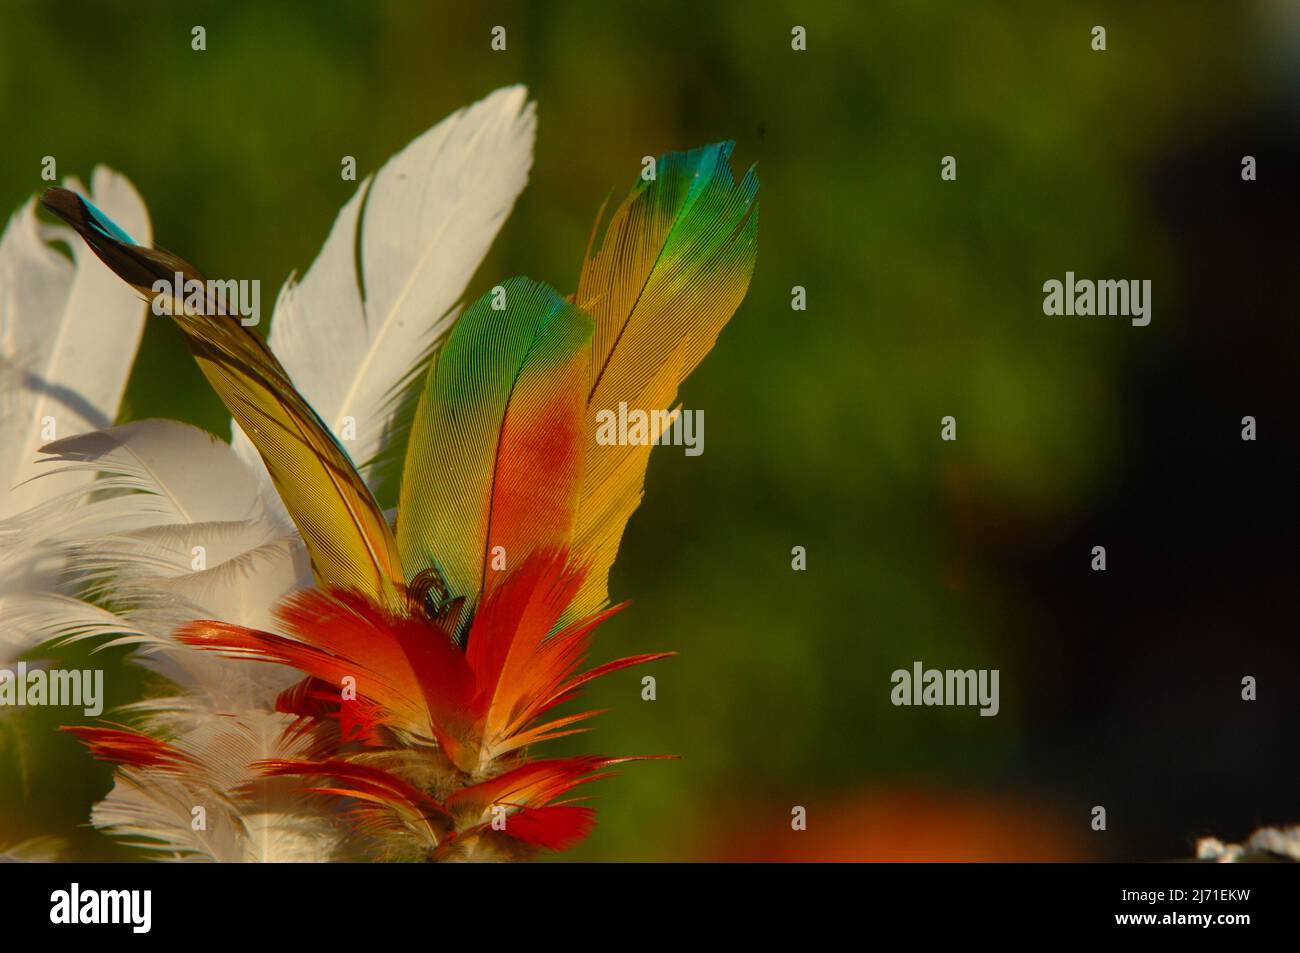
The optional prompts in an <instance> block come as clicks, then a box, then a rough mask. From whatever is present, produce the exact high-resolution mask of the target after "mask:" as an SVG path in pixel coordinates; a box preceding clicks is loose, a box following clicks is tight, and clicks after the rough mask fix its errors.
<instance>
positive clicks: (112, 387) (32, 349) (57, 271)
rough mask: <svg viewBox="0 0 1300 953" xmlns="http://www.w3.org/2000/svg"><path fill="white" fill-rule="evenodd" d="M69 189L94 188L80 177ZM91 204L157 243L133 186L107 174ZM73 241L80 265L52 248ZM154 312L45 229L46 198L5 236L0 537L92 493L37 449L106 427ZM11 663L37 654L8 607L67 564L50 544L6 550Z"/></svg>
mask: <svg viewBox="0 0 1300 953" xmlns="http://www.w3.org/2000/svg"><path fill="white" fill-rule="evenodd" d="M64 185H65V187H67V188H70V189H75V190H79V191H82V192H84V191H85V187H84V186H83V185H82V184H81V183H80V182H78V181H77V180H76V179H72V178H69V179H67V180H65V182H64ZM91 186H92V188H91V190H90V195H91V198H92V200H93V201H94V202H95V203H96V204H97V205H98V206H99V207H100V208H102V209H103V210H104V211H105V212H106V213H107V214H109V215H111V216H112V217H113V218H114V219H116V220H117V221H119V222H121V223H122V224H123V225H124V226H125V227H127V228H130V229H133V230H134V232H135V234H137V235H139V236H140V237H141V240H142V241H148V240H149V238H150V228H149V215H148V212H147V211H146V210H145V206H144V202H143V201H142V200H141V199H140V196H139V194H138V193H137V192H136V190H135V188H134V187H133V186H132V185H131V183H130V182H129V181H127V179H126V178H125V177H123V176H121V175H118V174H117V173H115V172H112V171H110V170H109V169H107V168H105V167H103V166H98V167H96V168H95V170H94V172H93V173H92V175H91ZM56 241H57V242H63V243H66V244H67V245H68V246H69V247H70V248H71V251H72V259H71V260H69V259H68V258H67V257H66V256H65V255H64V254H62V253H61V252H60V251H58V250H57V249H56V248H55V247H54V246H53V245H52V244H51V242H56ZM144 319H145V305H144V302H142V301H140V300H139V298H137V297H136V295H135V294H134V292H132V291H131V289H130V288H127V287H126V286H124V285H123V284H122V282H121V281H119V280H118V279H117V277H116V276H115V275H114V274H113V273H112V272H111V271H109V269H108V268H107V267H105V265H104V264H103V263H102V262H101V261H100V260H99V259H98V258H96V257H95V255H94V254H93V253H92V252H91V251H90V249H89V248H87V247H86V246H85V245H84V243H82V242H81V241H80V240H78V239H77V238H76V236H75V235H74V234H73V233H72V232H71V231H70V230H69V229H66V228H62V227H57V226H52V225H45V224H42V223H41V222H40V221H39V220H38V219H37V217H36V202H35V199H29V200H28V201H27V202H26V203H25V204H24V205H23V206H22V207H21V208H20V209H19V210H18V211H17V212H15V213H14V214H13V215H12V216H11V217H10V219H9V222H8V224H7V225H6V226H5V230H4V233H3V235H0V541H5V540H8V541H9V542H10V543H12V536H13V533H12V529H11V521H10V518H11V517H13V516H14V515H15V514H18V513H20V512H23V511H24V510H27V509H29V508H31V507H38V506H40V505H41V504H44V503H46V502H48V501H49V500H51V499H54V498H55V497H57V496H59V495H60V494H66V493H69V492H73V491H75V490H76V488H78V487H84V486H86V485H87V484H89V483H90V481H91V480H92V479H93V478H94V474H93V473H78V474H72V473H65V474H59V475H58V476H56V477H53V478H51V479H47V480H44V481H35V480H32V477H33V476H35V475H36V472H37V456H38V453H37V448H38V447H40V445H41V444H42V443H48V442H49V439H50V437H51V435H60V434H63V435H70V434H75V433H78V432H80V431H85V430H91V429H94V428H97V427H104V426H107V425H108V424H110V423H112V422H113V419H114V418H115V417H116V416H117V413H118V408H119V405H120V404H121V401H122V395H123V393H125V391H126V383H127V379H128V378H129V376H130V374H131V366H132V364H133V363H134V361H135V353H136V350H137V348H138V347H139V343H140V335H141V333H142V332H143V328H144ZM0 555H2V556H3V557H4V558H3V559H2V560H0V664H6V663H8V662H11V661H12V660H13V659H15V658H16V657H17V656H18V655H20V654H21V653H23V652H25V651H27V650H28V649H30V648H32V646H33V642H32V638H31V633H30V632H28V631H25V630H23V629H21V628H19V627H18V626H15V625H12V624H10V623H9V621H8V619H7V616H6V613H5V602H6V600H7V599H12V598H13V597H16V596H19V595H22V594H31V593H36V592H41V591H45V590H48V589H49V588H51V587H52V586H53V585H55V583H56V581H57V578H58V573H59V571H60V569H61V567H62V560H61V558H60V554H59V553H58V552H57V551H56V550H51V549H49V548H48V547H35V546H33V547H31V548H22V547H18V546H15V545H8V546H3V547H0Z"/></svg>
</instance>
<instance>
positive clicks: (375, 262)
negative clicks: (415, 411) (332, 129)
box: [232, 86, 536, 479]
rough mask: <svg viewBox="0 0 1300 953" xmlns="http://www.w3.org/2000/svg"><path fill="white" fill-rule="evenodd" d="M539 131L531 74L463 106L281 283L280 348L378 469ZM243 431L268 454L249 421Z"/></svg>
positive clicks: (372, 186) (299, 380)
mask: <svg viewBox="0 0 1300 953" xmlns="http://www.w3.org/2000/svg"><path fill="white" fill-rule="evenodd" d="M535 130H536V118H535V115H534V109H533V104H531V103H528V102H527V91H526V90H525V89H524V87H522V86H511V87H508V88H504V89H499V90H497V91H496V92H494V93H492V94H491V95H489V96H488V97H486V98H485V99H483V100H481V101H480V102H477V103H475V104H473V105H472V106H468V107H466V108H464V109H461V110H460V111H458V112H456V113H453V114H452V115H451V116H449V117H448V118H446V119H444V120H443V121H442V122H440V123H439V124H438V125H436V126H434V127H433V128H432V129H430V130H429V131H428V132H426V133H424V134H423V135H421V136H420V137H418V138H417V139H415V140H414V141H413V142H411V143H410V144H409V145H408V146H407V147H406V148H405V149H403V150H402V151H401V152H399V153H397V154H396V155H395V156H393V157H392V158H391V159H389V160H388V162H387V163H386V164H385V165H384V166H383V168H381V169H380V170H379V172H378V173H377V174H375V176H374V177H373V178H367V179H366V180H365V181H364V182H362V183H361V185H360V187H359V188H358V189H357V192H356V194H355V195H354V196H353V197H352V198H351V200H349V202H348V203H347V204H346V205H344V206H343V209H342V211H341V212H339V215H338V218H337V219H336V220H335V222H334V227H333V228H332V229H331V231H330V234H329V237H328V238H327V239H326V240H325V245H324V247H323V248H322V249H321V252H320V254H319V255H318V256H317V258H316V261H315V262H314V263H313V264H312V266H311V268H310V269H308V271H307V273H306V275H304V276H303V279H302V281H300V282H298V281H295V280H294V278H293V277H292V276H291V277H290V279H289V280H288V282H286V283H285V286H284V288H283V289H281V292H280V294H279V297H278V299H277V301H276V306H275V313H274V317H273V320H272V324H271V333H270V337H269V339H268V340H269V343H270V345H271V349H272V350H273V351H274V352H275V354H276V356H277V357H279V359H280V361H281V362H282V363H283V364H284V367H285V370H287V371H288V372H289V376H290V377H291V378H292V379H293V381H294V383H295V384H296V385H297V387H298V390H299V391H300V392H301V393H302V395H303V396H304V397H306V398H307V401H308V403H310V404H311V405H312V407H313V408H314V409H315V410H316V412H317V413H319V414H320V416H321V418H322V419H323V420H324V421H325V423H326V424H327V425H328V426H329V427H330V428H331V429H332V430H333V431H334V433H335V434H342V433H343V432H344V425H345V422H346V421H347V419H348V418H351V420H352V421H353V422H354V424H355V427H356V436H355V439H352V440H345V442H344V447H345V448H346V449H347V451H348V453H349V455H350V456H351V457H352V459H353V461H355V462H356V463H357V464H358V465H359V466H360V467H361V468H362V473H363V475H366V476H367V478H368V479H373V477H372V474H370V473H369V472H368V468H367V464H368V463H369V462H370V461H371V460H372V459H373V458H374V457H375V455H376V454H377V453H378V452H379V451H380V450H381V449H382V448H383V446H384V442H385V439H386V436H387V434H388V432H389V427H390V424H391V422H392V419H393V413H394V410H395V405H394V398H395V397H396V396H397V392H398V388H399V385H400V384H401V383H402V381H403V380H404V379H405V378H406V377H407V375H408V374H409V373H410V371H411V369H412V367H413V366H414V365H415V364H416V362H417V361H418V360H419V358H420V357H421V356H422V355H423V354H424V353H425V352H427V350H428V349H429V348H430V347H431V346H432V345H433V344H434V342H435V341H436V340H437V339H438V338H439V337H440V336H441V335H442V334H443V333H444V332H445V331H446V330H447V328H448V327H450V325H451V322H452V321H453V320H454V319H455V316H456V311H455V308H456V304H457V302H458V301H459V299H460V297H461V296H462V295H463V294H464V291H465V288H466V286H467V285H468V284H469V281H470V279H471V278H472V277H473V275H474V272H475V270H476V269H477V268H478V266H479V263H480V262H481V261H482V260H483V256H484V255H486V254H487V250H488V248H489V246H490V245H491V244H492V240H493V239H494V238H495V237H496V233H497V231H498V230H499V229H500V227H501V224H502V222H504V221H505V219H506V217H507V216H508V215H509V214H510V210H511V208H512V207H513V206H514V203H515V199H516V198H517V197H518V195H519V193H520V192H521V191H522V190H523V188H524V185H525V184H526V183H527V180H528V170H529V168H530V166H531V165H532V149H533V139H534V137H535ZM358 243H359V248H358ZM358 261H360V265H361V274H360V275H358V274H357V268H356V264H357V262H358ZM232 444H233V445H234V447H235V448H236V450H237V451H238V452H239V453H240V455H241V456H243V457H244V458H245V459H247V460H249V461H250V462H251V463H254V464H255V465H256V466H257V467H258V468H260V467H261V461H260V459H259V458H258V457H257V453H256V451H255V450H254V449H253V447H252V444H251V443H250V442H249V441H248V438H247V437H246V436H245V435H244V434H243V433H242V432H241V431H240V430H239V427H238V425H235V426H234V438H233V440H232Z"/></svg>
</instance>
